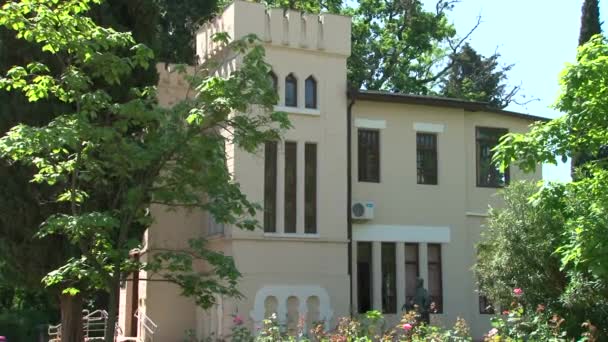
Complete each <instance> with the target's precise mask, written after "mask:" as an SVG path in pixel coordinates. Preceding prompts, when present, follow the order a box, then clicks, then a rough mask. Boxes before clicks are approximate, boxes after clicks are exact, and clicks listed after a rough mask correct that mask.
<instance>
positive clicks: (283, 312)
mask: <svg viewBox="0 0 608 342" xmlns="http://www.w3.org/2000/svg"><path fill="white" fill-rule="evenodd" d="M277 302H278V303H277V321H278V322H279V324H280V325H282V326H285V325H286V324H287V297H283V296H277Z"/></svg>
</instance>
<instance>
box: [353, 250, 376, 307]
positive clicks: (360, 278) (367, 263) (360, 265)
mask: <svg viewBox="0 0 608 342" xmlns="http://www.w3.org/2000/svg"><path fill="white" fill-rule="evenodd" d="M372 284H373V274H372V243H371V242H357V303H358V306H359V308H358V309H359V313H366V312H368V311H370V310H372V298H373V287H372Z"/></svg>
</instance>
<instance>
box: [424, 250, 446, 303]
mask: <svg viewBox="0 0 608 342" xmlns="http://www.w3.org/2000/svg"><path fill="white" fill-rule="evenodd" d="M427 252H428V267H429V298H430V302H431V312H432V313H442V312H443V284H442V281H443V280H442V277H441V245H440V244H438V243H430V244H429V245H428V250H427Z"/></svg>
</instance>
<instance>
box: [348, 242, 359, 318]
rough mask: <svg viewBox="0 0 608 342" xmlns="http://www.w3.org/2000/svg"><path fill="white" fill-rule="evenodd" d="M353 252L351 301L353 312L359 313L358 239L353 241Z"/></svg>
mask: <svg viewBox="0 0 608 342" xmlns="http://www.w3.org/2000/svg"><path fill="white" fill-rule="evenodd" d="M351 254H352V260H351V273H350V283H351V289H352V299H353V300H352V303H351V305H352V306H351V308H350V310H351V312H352V313H353V314H355V313H357V310H358V309H359V292H358V291H359V289H358V288H357V286H358V283H357V281H358V279H357V274H358V273H357V272H358V269H357V241H353V243H352V246H351Z"/></svg>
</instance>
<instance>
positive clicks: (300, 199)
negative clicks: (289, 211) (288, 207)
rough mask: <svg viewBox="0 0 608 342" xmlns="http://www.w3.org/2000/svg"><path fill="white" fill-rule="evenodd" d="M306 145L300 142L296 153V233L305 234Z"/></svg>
mask: <svg viewBox="0 0 608 342" xmlns="http://www.w3.org/2000/svg"><path fill="white" fill-rule="evenodd" d="M305 146H306V144H305V143H304V142H303V141H302V142H300V141H298V145H297V153H296V165H297V177H296V179H297V180H296V191H297V194H296V198H297V199H296V202H297V203H296V233H298V234H304V203H305V201H304V199H305V194H304V167H305V164H304V162H305V160H304V159H305V158H304V149H305Z"/></svg>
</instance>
